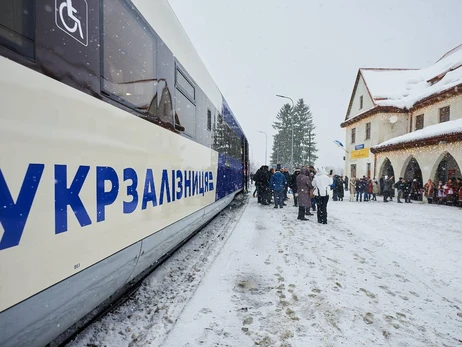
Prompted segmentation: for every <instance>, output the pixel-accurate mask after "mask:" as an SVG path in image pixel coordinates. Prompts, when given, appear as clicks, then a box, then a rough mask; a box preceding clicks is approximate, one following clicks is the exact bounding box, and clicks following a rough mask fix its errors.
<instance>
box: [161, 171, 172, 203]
mask: <svg viewBox="0 0 462 347" xmlns="http://www.w3.org/2000/svg"><path fill="white" fill-rule="evenodd" d="M164 193H165V195H167V203H169V202H170V201H171V199H170V187H169V184H168V174H167V170H163V171H162V183H161V185H160V201H159V205H162V204H163V203H164Z"/></svg>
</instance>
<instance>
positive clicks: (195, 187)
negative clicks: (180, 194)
mask: <svg viewBox="0 0 462 347" xmlns="http://www.w3.org/2000/svg"><path fill="white" fill-rule="evenodd" d="M192 175H193V178H192V179H193V186H192V195H193V196H194V195H196V194H198V189H199V184H198V182H197V181H198V179H199V173H198V172H194V171H193V172H192Z"/></svg>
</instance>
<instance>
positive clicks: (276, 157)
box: [271, 104, 292, 166]
mask: <svg viewBox="0 0 462 347" xmlns="http://www.w3.org/2000/svg"><path fill="white" fill-rule="evenodd" d="M291 120H292V107H290V105H289V104H285V105H284V106H282V108H281V109H280V110H279V112H278V114H277V116H276V121H275V122H274V123H273V129H275V130H277V131H278V133H277V134H276V135H274V141H273V153H272V154H271V162H272V163H273V164H282V165H283V166H289V164H290V160H291V148H292V147H291V146H292V141H291V139H292V137H291V136H292V128H291V125H292V123H291Z"/></svg>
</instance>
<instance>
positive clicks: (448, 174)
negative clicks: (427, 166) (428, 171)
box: [435, 153, 461, 183]
mask: <svg viewBox="0 0 462 347" xmlns="http://www.w3.org/2000/svg"><path fill="white" fill-rule="evenodd" d="M460 176H461V171H460V167H459V165H458V164H457V161H456V160H455V159H454V157H453V156H452V155H451V154H449V153H446V154H445V155H444V157H443V158H442V159H441V161H440V163H439V164H438V168H437V169H436V172H435V182H438V181H442V182H443V183H446V182H447V180H448V179H450V178H453V177H456V178H457V177H460Z"/></svg>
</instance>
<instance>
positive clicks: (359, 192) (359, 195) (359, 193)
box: [355, 178, 364, 202]
mask: <svg viewBox="0 0 462 347" xmlns="http://www.w3.org/2000/svg"><path fill="white" fill-rule="evenodd" d="M355 189H356V201H358V200H359V202H362V201H363V193H364V183H363V179H362V178H360V179H357V180H356V187H355Z"/></svg>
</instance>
